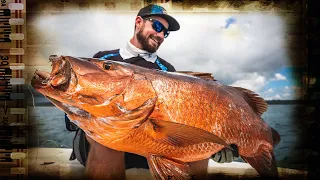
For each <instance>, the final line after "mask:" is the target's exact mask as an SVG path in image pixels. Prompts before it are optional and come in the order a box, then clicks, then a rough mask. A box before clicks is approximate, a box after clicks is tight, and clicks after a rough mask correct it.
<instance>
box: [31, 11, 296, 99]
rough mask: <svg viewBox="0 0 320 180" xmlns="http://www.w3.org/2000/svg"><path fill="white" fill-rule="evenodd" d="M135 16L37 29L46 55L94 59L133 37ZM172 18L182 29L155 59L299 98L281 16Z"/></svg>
mask: <svg viewBox="0 0 320 180" xmlns="http://www.w3.org/2000/svg"><path fill="white" fill-rule="evenodd" d="M135 15H136V13H122V14H121V13H116V14H111V13H105V12H104V13H99V12H97V13H92V12H88V13H81V14H76V13H73V14H60V15H50V16H38V17H37V19H36V27H37V28H38V30H40V31H41V36H42V37H50V38H49V39H50V41H51V42H50V43H52V44H54V45H55V46H56V47H57V48H52V49H51V51H50V54H58V55H71V56H79V57H92V56H93V55H94V54H95V53H96V52H98V51H100V50H111V49H117V48H120V47H123V46H125V44H126V42H127V41H128V40H129V39H130V38H131V37H132V35H133V29H134V19H135ZM172 15H173V16H174V17H175V18H176V19H177V20H178V21H179V23H180V26H181V29H180V30H179V31H177V32H171V33H170V35H169V37H168V38H167V39H166V40H165V41H164V43H163V44H162V45H161V47H160V49H159V50H158V55H159V56H160V57H162V58H164V59H166V60H167V61H169V62H171V63H172V64H173V65H174V66H175V67H176V69H177V70H190V71H201V72H210V73H213V76H214V77H215V78H216V79H217V80H219V81H221V82H222V83H224V84H226V85H233V86H240V87H244V88H248V89H250V90H253V91H255V92H257V93H258V94H259V95H261V96H262V97H263V98H265V99H267V100H271V99H296V98H297V96H296V95H297V92H299V87H297V86H296V85H295V84H293V79H292V75H291V71H290V63H289V57H288V55H287V53H286V52H287V49H286V48H287V47H288V46H286V45H285V41H284V37H285V31H284V28H285V27H284V23H283V22H282V19H281V17H279V16H276V15H274V14H266V13H264V14H262V13H172ZM227 22H231V23H229V24H228V23H227ZM44 48H47V47H44ZM46 52H48V50H46ZM46 61H47V60H46Z"/></svg>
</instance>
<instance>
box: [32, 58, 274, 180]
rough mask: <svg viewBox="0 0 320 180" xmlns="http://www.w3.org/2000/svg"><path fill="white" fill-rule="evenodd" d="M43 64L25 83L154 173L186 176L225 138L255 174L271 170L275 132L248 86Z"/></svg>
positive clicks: (133, 69)
mask: <svg viewBox="0 0 320 180" xmlns="http://www.w3.org/2000/svg"><path fill="white" fill-rule="evenodd" d="M51 62H52V72H51V73H48V72H43V71H36V72H35V74H36V75H35V77H34V78H33V80H32V82H31V84H32V86H33V87H34V88H35V89H36V90H38V91H39V92H40V93H42V94H43V95H44V96H46V97H47V98H48V99H49V100H50V101H51V102H52V103H53V104H54V105H55V106H57V107H58V108H60V109H61V110H62V111H64V112H65V113H67V115H68V117H69V118H70V119H71V120H72V122H74V123H75V124H76V125H78V126H79V127H80V128H81V129H83V130H84V131H85V133H86V134H87V135H88V136H89V137H91V138H92V139H93V140H94V141H96V142H98V143H100V144H102V145H104V146H107V147H109V148H111V149H115V150H118V151H123V152H130V153H135V154H138V155H141V156H144V157H146V158H147V160H148V164H149V167H150V171H151V174H152V175H153V177H154V178H155V179H166V178H167V177H169V176H170V177H174V178H177V179H180V178H181V179H186V178H188V177H190V174H189V167H188V164H187V162H192V161H198V160H203V159H207V158H210V157H211V156H212V155H213V154H215V153H217V152H218V151H220V150H221V149H222V148H225V147H226V148H230V149H231V146H230V145H231V144H235V145H236V146H237V147H238V152H239V155H240V156H241V157H242V159H244V160H245V161H246V162H247V163H249V164H250V165H251V166H252V167H253V168H254V169H255V170H256V171H257V172H258V173H259V175H260V176H269V177H277V176H278V171H277V166H276V160H275V157H274V153H273V147H274V146H275V145H276V144H278V143H279V141H280V136H279V134H278V133H277V132H276V131H275V130H274V129H273V128H271V127H270V126H269V125H268V124H267V123H266V122H265V121H264V120H263V119H262V118H261V115H262V113H263V112H265V111H266V110H267V103H266V102H265V101H264V100H263V99H262V98H261V97H259V96H258V95H257V94H255V93H254V92H252V91H250V90H247V89H243V88H240V87H230V86H226V85H223V84H221V83H219V82H218V81H214V80H210V79H205V78H199V77H196V76H193V75H186V74H182V73H169V72H163V71H159V70H151V69H146V68H143V67H138V66H135V65H132V64H127V63H124V62H115V61H110V60H104V61H101V60H99V59H94V58H87V59H83V58H76V57H70V56H61V57H56V58H52V59H51Z"/></svg>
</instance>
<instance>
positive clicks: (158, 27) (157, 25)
mask: <svg viewBox="0 0 320 180" xmlns="http://www.w3.org/2000/svg"><path fill="white" fill-rule="evenodd" d="M144 19H146V20H149V21H150V22H152V28H153V29H154V30H155V31H156V32H157V33H159V32H162V31H163V36H164V38H167V37H168V36H169V34H170V31H169V30H168V29H167V28H165V27H164V25H163V24H162V23H161V22H159V21H157V20H155V19H152V18H144Z"/></svg>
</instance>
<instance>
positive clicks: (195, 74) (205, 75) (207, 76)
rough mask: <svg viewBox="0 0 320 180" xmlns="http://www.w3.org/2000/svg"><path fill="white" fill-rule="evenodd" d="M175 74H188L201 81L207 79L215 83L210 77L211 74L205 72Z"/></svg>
mask: <svg viewBox="0 0 320 180" xmlns="http://www.w3.org/2000/svg"><path fill="white" fill-rule="evenodd" d="M177 73H182V74H188V75H192V76H196V77H200V78H203V79H209V80H213V81H215V79H214V77H213V76H212V74H211V73H205V72H193V71H177Z"/></svg>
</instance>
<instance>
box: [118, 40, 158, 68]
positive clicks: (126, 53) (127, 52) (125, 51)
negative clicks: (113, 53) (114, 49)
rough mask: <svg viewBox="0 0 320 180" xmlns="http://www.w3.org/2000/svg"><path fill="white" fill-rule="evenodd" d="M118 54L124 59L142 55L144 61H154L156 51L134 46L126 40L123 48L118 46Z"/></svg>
mask: <svg viewBox="0 0 320 180" xmlns="http://www.w3.org/2000/svg"><path fill="white" fill-rule="evenodd" d="M119 53H120V56H121V57H122V58H123V59H124V60H125V59H129V58H132V57H138V56H140V57H142V58H143V59H145V60H146V61H150V62H153V63H154V62H155V61H156V60H157V53H156V52H154V53H149V52H147V51H145V50H142V49H139V48H137V47H135V46H134V45H133V44H132V43H131V42H130V40H129V41H128V42H127V44H126V46H125V47H124V48H120V50H119Z"/></svg>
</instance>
